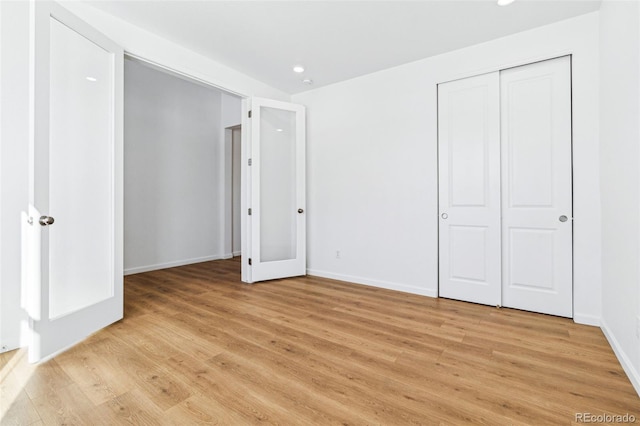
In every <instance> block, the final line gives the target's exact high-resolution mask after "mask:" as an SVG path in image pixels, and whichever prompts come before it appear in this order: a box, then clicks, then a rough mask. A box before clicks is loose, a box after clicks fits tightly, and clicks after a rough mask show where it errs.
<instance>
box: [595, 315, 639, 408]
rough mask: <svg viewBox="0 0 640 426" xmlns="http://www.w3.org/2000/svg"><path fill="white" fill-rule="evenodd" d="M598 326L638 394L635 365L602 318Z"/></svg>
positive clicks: (637, 375) (637, 377)
mask: <svg viewBox="0 0 640 426" xmlns="http://www.w3.org/2000/svg"><path fill="white" fill-rule="evenodd" d="M600 328H601V329H602V332H603V333H604V335H605V337H606V338H607V340H608V341H609V345H611V348H612V349H613V353H615V354H616V357H618V361H620V365H622V369H623V370H624V372H625V373H627V377H629V380H630V381H631V384H632V385H633V387H634V388H635V390H636V392H637V393H638V395H639V396H640V372H638V370H636V369H635V367H634V366H633V363H632V362H631V360H630V359H629V357H628V356H627V354H626V353H625V352H624V350H623V349H622V347H621V346H620V343H619V342H618V340H617V339H616V337H615V335H614V334H613V332H611V329H609V327H608V326H607V323H606V322H605V321H604V320H602V321H601V325H600Z"/></svg>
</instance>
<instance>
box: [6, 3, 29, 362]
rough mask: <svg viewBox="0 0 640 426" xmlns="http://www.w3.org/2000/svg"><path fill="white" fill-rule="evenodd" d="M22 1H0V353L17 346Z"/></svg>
mask: <svg viewBox="0 0 640 426" xmlns="http://www.w3.org/2000/svg"><path fill="white" fill-rule="evenodd" d="M28 18H29V4H28V2H0V93H1V95H0V193H1V194H2V199H1V201H0V248H1V250H0V306H1V308H0V346H1V350H0V351H5V350H10V349H14V348H17V347H19V346H21V343H23V342H21V337H20V335H21V332H20V329H21V327H22V326H23V325H25V326H26V319H27V316H26V314H25V313H24V311H23V310H22V309H21V308H20V214H21V212H23V211H26V210H27V203H28V155H29V149H28V148H29V145H28V141H29V50H28V49H29V31H28V28H27V27H26V26H25V25H23V23H25V22H27V20H28Z"/></svg>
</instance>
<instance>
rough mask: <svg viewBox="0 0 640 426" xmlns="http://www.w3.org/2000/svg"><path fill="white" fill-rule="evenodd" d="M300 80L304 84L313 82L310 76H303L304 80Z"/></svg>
mask: <svg viewBox="0 0 640 426" xmlns="http://www.w3.org/2000/svg"><path fill="white" fill-rule="evenodd" d="M302 82H303V83H304V84H313V80H311V79H310V78H305V79H304V80H302Z"/></svg>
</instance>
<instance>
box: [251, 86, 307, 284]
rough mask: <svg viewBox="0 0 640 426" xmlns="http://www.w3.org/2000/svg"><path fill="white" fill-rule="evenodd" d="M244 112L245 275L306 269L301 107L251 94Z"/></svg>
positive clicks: (268, 276) (258, 276)
mask: <svg viewBox="0 0 640 426" xmlns="http://www.w3.org/2000/svg"><path fill="white" fill-rule="evenodd" d="M249 116H250V118H249V120H250V125H249V127H250V132H249V133H250V135H249V155H248V156H247V157H248V158H247V162H246V163H245V164H244V165H243V166H246V167H247V170H248V172H247V175H248V178H249V179H248V180H249V182H250V188H249V192H250V196H249V197H248V206H247V212H246V214H247V216H246V217H247V218H248V220H247V228H248V229H247V231H248V232H247V234H248V235H249V236H250V241H248V247H249V248H250V253H247V257H248V259H245V260H243V261H245V262H247V264H248V265H250V266H249V267H248V274H247V276H246V278H247V279H246V281H248V282H256V281H264V280H270V279H276V278H285V277H293V276H299V275H305V273H306V221H305V109H304V107H303V106H302V105H295V104H290V103H286V102H280V101H274V100H270V99H260V98H253V99H251V105H250V112H249ZM249 164H250V166H249Z"/></svg>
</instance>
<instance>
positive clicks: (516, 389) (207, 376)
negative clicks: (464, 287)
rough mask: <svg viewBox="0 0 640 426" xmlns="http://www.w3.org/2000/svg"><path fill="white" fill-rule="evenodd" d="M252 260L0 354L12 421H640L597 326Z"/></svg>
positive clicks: (206, 272) (147, 292)
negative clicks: (70, 342) (28, 348)
mask: <svg viewBox="0 0 640 426" xmlns="http://www.w3.org/2000/svg"><path fill="white" fill-rule="evenodd" d="M239 266H240V265H239V263H238V261H237V260H228V261H215V262H206V263H201V264H197V265H190V266H184V267H180V268H173V269H166V270H163V271H155V272H149V273H144V274H138V275H132V276H128V277H126V279H125V318H124V320H122V321H120V322H118V323H116V324H114V325H112V326H110V327H108V328H107V329H105V330H103V331H100V332H99V333H97V334H95V335H93V336H91V337H90V338H88V339H87V340H85V341H84V342H82V343H81V344H79V345H78V346H76V347H74V348H72V349H71V350H69V351H67V352H65V353H63V354H61V355H59V356H58V357H56V358H54V359H53V360H51V361H49V362H46V363H44V364H42V365H39V366H32V365H29V364H28V363H27V362H26V361H25V358H26V353H25V351H24V350H20V351H13V352H8V353H5V354H2V355H0V367H1V369H2V370H1V371H2V373H1V379H2V411H1V415H2V421H1V423H2V425H12V424H20V425H30V424H34V425H54V424H79V425H93V424H108V425H116V424H134V425H160V424H176V425H191V424H229V425H244V424H256V423H270V424H271V423H275V424H286V425H307V424H363V425H364V424H367V425H373V424H385V425H404V424H414V425H417V424H424V425H429V424H452V425H456V424H467V423H484V424H490V425H502V424H504V425H507V424H514V425H516V424H530V425H544V424H548V425H562V424H572V423H575V413H582V412H588V413H592V414H595V415H598V414H603V413H609V414H625V413H630V414H632V415H635V416H636V418H637V419H638V420H637V422H638V423H640V398H639V397H638V395H637V394H636V393H635V391H634V389H633V388H632V386H631V384H630V382H629V380H628V378H627V377H626V376H625V374H624V372H623V370H622V368H621V367H620V364H619V363H618V361H617V360H616V358H615V356H614V354H613V352H612V350H611V348H610V347H609V346H608V344H607V342H606V339H605V338H604V336H603V334H602V332H601V331H600V330H599V329H598V328H595V327H587V326H581V325H577V324H574V323H573V321H571V320H568V319H563V318H556V317H551V316H546V315H539V314H533V313H528V312H521V311H516V310H510V309H496V308H492V307H487V306H479V305H474V304H469V303H464V302H457V301H451V300H445V299H431V298H427V297H422V296H416V295H410V294H404V293H398V292H393V291H388V290H382V289H376V288H371V287H366V286H360V285H355V284H348V283H342V282H338V281H332V280H326V279H320V278H313V277H304V278H295V279H287V280H277V281H271V282H265V283H260V284H254V285H246V284H242V283H241V282H240V273H239Z"/></svg>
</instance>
